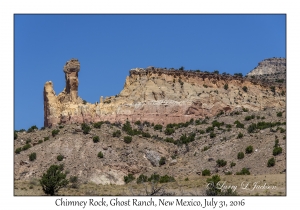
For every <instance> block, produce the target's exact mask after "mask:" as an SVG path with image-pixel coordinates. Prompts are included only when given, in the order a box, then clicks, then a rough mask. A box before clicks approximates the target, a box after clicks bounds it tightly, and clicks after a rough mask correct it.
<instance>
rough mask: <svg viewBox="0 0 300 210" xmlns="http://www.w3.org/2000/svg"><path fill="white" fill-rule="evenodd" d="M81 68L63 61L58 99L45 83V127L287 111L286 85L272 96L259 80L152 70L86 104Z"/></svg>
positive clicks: (140, 72) (129, 78) (136, 74)
mask: <svg viewBox="0 0 300 210" xmlns="http://www.w3.org/2000/svg"><path fill="white" fill-rule="evenodd" d="M79 67H80V64H79V62H78V60H76V59H72V60H71V61H69V62H67V64H66V65H65V67H64V72H65V73H66V88H65V89H64V90H63V91H62V92H61V93H60V94H59V95H57V96H56V95H55V92H54V90H53V83H52V82H51V81H50V82H46V84H45V86H44V126H46V127H50V126H53V125H57V124H59V123H82V122H97V121H106V120H107V121H110V122H121V123H123V122H125V121H126V120H129V121H138V120H140V121H148V122H151V123H152V122H153V123H160V124H168V123H178V122H185V121H188V120H190V119H192V118H194V119H196V118H205V117H206V116H207V117H211V116H215V115H217V114H219V113H220V112H224V113H225V114H228V113H230V112H232V111H235V110H242V108H247V109H249V110H262V109H264V108H267V107H274V108H283V107H285V95H284V93H285V86H284V85H280V84H274V87H275V91H271V90H270V84H269V83H264V82H262V81H260V80H259V79H257V78H256V79H251V78H250V77H249V78H243V77H239V76H231V75H227V74H223V75H220V74H214V73H205V72H199V71H182V70H175V69H168V70H167V69H161V68H154V67H148V68H146V69H142V68H136V69H132V70H130V72H129V76H127V78H126V80H125V84H124V88H123V90H122V91H121V92H120V94H118V95H116V96H112V97H108V98H106V99H105V100H103V98H101V99H100V102H99V103H95V104H91V103H85V102H84V101H83V100H82V99H81V98H80V97H78V95H77V90H78V72H79ZM272 85H273V84H272ZM226 87H228V88H226ZM243 87H247V90H244V89H245V88H244V89H243Z"/></svg>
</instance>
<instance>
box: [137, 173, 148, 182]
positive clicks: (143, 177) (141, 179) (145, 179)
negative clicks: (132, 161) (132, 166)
mask: <svg viewBox="0 0 300 210" xmlns="http://www.w3.org/2000/svg"><path fill="white" fill-rule="evenodd" d="M147 181H148V177H147V176H146V175H144V174H141V175H140V176H139V177H138V178H137V179H136V183H137V184H141V183H145V182H147Z"/></svg>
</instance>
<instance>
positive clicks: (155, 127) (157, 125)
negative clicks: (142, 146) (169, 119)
mask: <svg viewBox="0 0 300 210" xmlns="http://www.w3.org/2000/svg"><path fill="white" fill-rule="evenodd" d="M153 128H154V130H155V131H156V130H161V129H162V128H163V126H162V125H160V124H156V125H155V126H154V127H153Z"/></svg>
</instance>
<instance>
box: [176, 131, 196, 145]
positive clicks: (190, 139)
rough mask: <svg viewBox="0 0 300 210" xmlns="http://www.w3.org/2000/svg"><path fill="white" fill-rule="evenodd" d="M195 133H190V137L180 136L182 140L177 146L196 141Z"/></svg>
mask: <svg viewBox="0 0 300 210" xmlns="http://www.w3.org/2000/svg"><path fill="white" fill-rule="evenodd" d="M195 136H196V134H195V133H190V134H189V135H188V136H187V135H186V134H183V135H181V136H180V139H179V140H178V141H177V144H179V145H180V144H188V143H190V142H192V141H195Z"/></svg>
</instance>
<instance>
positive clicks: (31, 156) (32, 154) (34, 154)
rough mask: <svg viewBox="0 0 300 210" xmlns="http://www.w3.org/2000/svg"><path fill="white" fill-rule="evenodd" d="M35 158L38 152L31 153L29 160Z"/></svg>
mask: <svg viewBox="0 0 300 210" xmlns="http://www.w3.org/2000/svg"><path fill="white" fill-rule="evenodd" d="M35 159H36V153H35V152H33V153H31V154H30V155H29V160H30V161H34V160H35Z"/></svg>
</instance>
